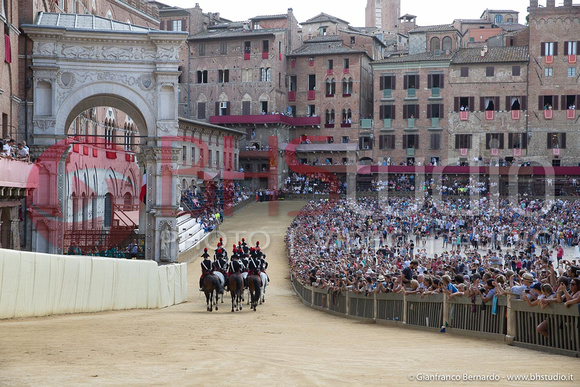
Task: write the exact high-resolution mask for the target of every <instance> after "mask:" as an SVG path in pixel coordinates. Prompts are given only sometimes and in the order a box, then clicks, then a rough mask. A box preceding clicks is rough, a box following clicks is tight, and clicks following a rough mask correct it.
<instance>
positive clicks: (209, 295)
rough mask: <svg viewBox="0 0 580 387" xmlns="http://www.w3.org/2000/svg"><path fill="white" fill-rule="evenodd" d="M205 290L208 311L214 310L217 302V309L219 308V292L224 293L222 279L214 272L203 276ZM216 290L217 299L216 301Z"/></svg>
mask: <svg viewBox="0 0 580 387" xmlns="http://www.w3.org/2000/svg"><path fill="white" fill-rule="evenodd" d="M203 292H204V293H205V302H206V304H207V311H208V312H212V311H213V306H214V304H215V310H218V294H220V293H223V289H222V286H221V284H220V280H219V279H218V277H216V276H215V275H214V274H212V273H210V274H207V275H206V276H205V277H203ZM214 292H215V301H214Z"/></svg>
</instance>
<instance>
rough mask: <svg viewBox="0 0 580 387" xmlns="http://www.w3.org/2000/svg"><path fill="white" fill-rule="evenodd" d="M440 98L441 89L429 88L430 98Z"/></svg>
mask: <svg viewBox="0 0 580 387" xmlns="http://www.w3.org/2000/svg"><path fill="white" fill-rule="evenodd" d="M439 97H441V89H440V88H438V87H433V88H431V98H439Z"/></svg>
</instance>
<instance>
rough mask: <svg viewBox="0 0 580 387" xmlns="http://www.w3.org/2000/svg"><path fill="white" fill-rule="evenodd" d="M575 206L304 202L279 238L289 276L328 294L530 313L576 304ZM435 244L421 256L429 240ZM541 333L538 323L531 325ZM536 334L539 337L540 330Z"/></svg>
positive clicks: (579, 205)
mask: <svg viewBox="0 0 580 387" xmlns="http://www.w3.org/2000/svg"><path fill="white" fill-rule="evenodd" d="M579 218H580V202H577V201H575V202H571V201H563V200H556V201H545V200H525V199H524V200H521V201H519V202H518V203H513V202H510V201H508V200H503V199H502V200H498V201H497V202H495V203H494V202H492V201H489V200H487V199H486V198H481V199H479V200H478V201H475V202H473V201H471V202H470V201H468V200H467V199H461V198H455V199H451V198H445V199H442V200H433V199H424V200H419V199H415V200H409V199H401V198H388V199H385V200H382V201H379V200H378V199H373V198H359V199H341V200H338V201H337V202H335V203H332V202H329V201H324V200H320V201H312V202H310V203H309V204H308V205H307V206H306V207H304V208H303V209H302V210H301V212H300V214H299V215H298V216H297V217H296V219H295V220H294V221H293V222H292V224H291V226H290V227H289V229H288V232H287V236H286V243H287V246H288V249H289V259H290V261H291V262H290V263H291V268H292V271H293V273H294V276H295V277H296V278H298V279H299V280H300V281H301V282H303V283H305V284H308V285H311V286H315V287H320V288H326V289H329V290H331V291H333V292H341V291H344V290H350V291H353V292H355V293H364V294H370V293H377V292H397V293H407V294H413V293H420V294H422V295H428V294H436V293H445V294H447V295H448V296H449V297H469V298H471V300H472V302H475V301H476V300H479V299H480V298H481V300H483V301H484V302H487V301H490V300H492V299H493V298H494V297H497V296H499V295H504V294H506V293H512V294H515V295H516V296H518V297H521V298H522V299H523V300H526V302H528V303H529V304H530V305H531V306H536V305H537V306H539V307H546V306H547V305H548V304H550V303H552V302H564V303H565V305H566V306H571V305H574V304H577V303H579V302H580V279H578V275H579V274H580V268H579V267H577V266H575V265H574V264H572V263H571V262H569V261H566V260H564V259H563V256H564V250H563V246H564V245H568V246H576V245H577V244H578V236H579V231H580V225H579ZM432 238H433V239H434V238H437V239H442V240H440V241H437V243H442V249H441V251H440V252H439V253H432V254H428V253H427V249H426V244H427V241H428V239H429V240H431V241H433V239H432ZM540 325H542V324H540ZM538 332H539V333H541V334H543V335H544V336H546V335H547V330H546V326H545V324H544V326H539V327H538Z"/></svg>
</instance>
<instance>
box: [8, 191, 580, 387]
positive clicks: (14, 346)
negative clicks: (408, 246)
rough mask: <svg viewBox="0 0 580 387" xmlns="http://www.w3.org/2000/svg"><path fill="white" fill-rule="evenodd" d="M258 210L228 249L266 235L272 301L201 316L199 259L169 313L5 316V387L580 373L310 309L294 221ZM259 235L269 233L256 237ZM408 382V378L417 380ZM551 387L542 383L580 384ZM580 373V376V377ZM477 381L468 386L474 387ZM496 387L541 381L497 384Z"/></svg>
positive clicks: (245, 214)
mask: <svg viewBox="0 0 580 387" xmlns="http://www.w3.org/2000/svg"><path fill="white" fill-rule="evenodd" d="M301 204H302V203H299V202H286V203H284V202H281V203H280V204H279V214H280V215H279V216H270V215H268V205H269V204H268V203H256V204H253V205H251V206H249V207H248V208H246V209H244V210H243V211H241V212H240V213H239V214H237V215H236V216H235V217H233V218H230V219H228V220H227V221H226V223H225V224H224V225H222V227H221V232H223V233H224V235H225V236H226V238H227V239H228V242H227V244H226V246H227V247H228V250H231V245H232V243H234V242H237V240H238V239H241V238H242V237H245V238H246V239H248V238H249V237H251V233H252V232H254V233H255V234H254V238H252V240H251V242H253V243H255V241H256V239H258V240H260V242H261V245H266V243H267V242H268V239H269V242H270V243H269V245H268V246H264V247H265V252H266V254H267V256H268V262H269V264H270V268H269V270H268V273H269V275H270V278H271V280H272V282H271V284H270V287H269V289H268V292H267V295H266V303H265V304H264V305H260V306H258V311H257V312H252V311H250V310H249V308H248V307H246V306H245V305H244V310H243V311H242V312H236V313H231V312H230V307H229V306H230V304H229V299H226V301H225V303H224V304H220V305H219V306H220V309H219V311H218V312H213V313H209V312H206V311H205V299H202V297H201V295H200V293H199V292H198V290H197V287H198V278H199V274H200V269H199V260H198V259H196V261H194V262H193V263H192V264H191V265H190V266H189V273H188V281H189V297H188V300H189V301H188V302H187V303H185V304H181V305H178V306H175V307H170V308H167V309H162V310H132V311H121V312H106V313H97V314H83V315H66V316H54V317H48V318H36V319H24V320H4V321H0V385H7V384H8V385H29V384H34V385H63V384H65V385H72V384H75V385H76V384H122V385H127V384H131V385H141V384H155V385H158V384H165V385H233V384H247V383H252V384H256V383H258V384H262V385H266V386H269V385H329V384H333V385H347V384H348V385H353V384H354V385H362V384H365V385H388V386H398V385H403V386H411V385H417V384H419V385H425V384H426V385H450V384H451V385H462V384H463V383H461V382H459V383H457V382H455V383H448V382H446V383H443V382H441V383H436V382H423V383H417V382H416V381H414V380H413V381H410V380H411V379H413V378H416V375H417V373H426V374H434V373H436V372H437V373H439V374H440V375H446V374H453V375H458V374H459V375H462V374H463V373H468V374H470V375H481V374H483V375H490V374H492V373H496V374H498V375H499V376H501V377H506V376H507V375H511V374H527V373H529V372H534V373H541V374H555V373H560V374H569V373H572V374H574V372H575V370H576V369H578V367H577V366H578V360H577V359H573V358H568V357H564V356H556V355H549V354H544V353H539V352H534V351H530V350H525V349H520V348H514V347H509V346H507V345H505V344H503V343H497V342H488V341H483V340H475V339H470V338H464V337H458V336H452V335H449V334H447V335H444V334H434V333H424V332H419V331H415V330H409V329H401V328H390V327H385V326H381V325H373V324H362V323H360V322H358V321H356V320H350V319H346V318H341V317H335V316H332V315H329V314H326V313H323V312H318V311H315V310H312V309H310V308H308V307H306V306H304V305H303V304H302V303H301V302H300V301H299V300H298V298H297V297H296V296H295V295H294V293H293V290H292V287H291V284H290V282H289V274H288V263H287V257H286V252H285V248H284V243H283V238H284V233H285V231H286V227H287V226H288V224H289V223H290V221H291V219H292V218H291V217H289V216H288V215H287V214H288V212H289V211H295V210H297V209H299V208H300V206H301ZM258 231H260V232H261V233H257V232H258ZM409 375H411V376H409ZM574 376H575V378H574V379H576V380H575V381H572V382H557V383H553V382H544V383H541V385H545V386H548V385H549V386H565V385H575V386H577V385H579V384H580V382H578V380H580V373H579V374H578V375H574ZM576 376H577V378H576ZM481 384H482V383H481V382H471V383H466V385H472V386H478V385H481ZM485 384H486V385H487V384H491V385H500V386H506V385H527V386H529V385H534V383H531V382H527V383H520V384H517V383H510V382H508V381H507V380H505V379H502V380H501V381H500V382H497V383H493V382H487V383H485Z"/></svg>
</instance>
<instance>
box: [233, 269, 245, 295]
mask: <svg viewBox="0 0 580 387" xmlns="http://www.w3.org/2000/svg"><path fill="white" fill-rule="evenodd" d="M234 280H235V281H236V293H238V294H240V295H241V294H242V292H243V291H244V279H243V278H242V276H241V275H239V274H236V275H235V276H234Z"/></svg>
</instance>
